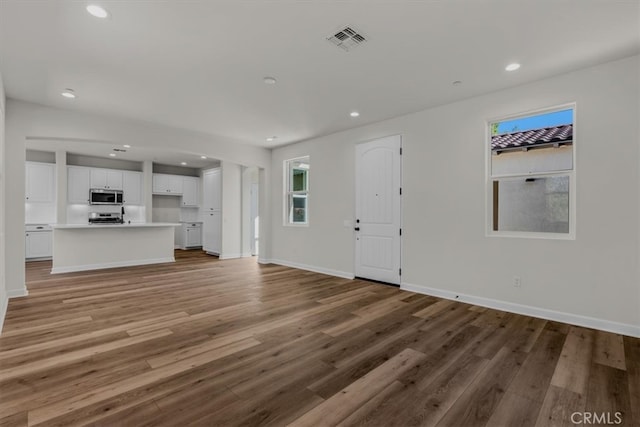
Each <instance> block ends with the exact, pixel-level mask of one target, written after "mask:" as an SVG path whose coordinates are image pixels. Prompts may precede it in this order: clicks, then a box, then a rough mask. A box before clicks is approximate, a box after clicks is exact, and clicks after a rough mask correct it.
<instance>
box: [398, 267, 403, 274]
mask: <svg viewBox="0 0 640 427" xmlns="http://www.w3.org/2000/svg"><path fill="white" fill-rule="evenodd" d="M398 276H402V269H401V268H399V269H398Z"/></svg>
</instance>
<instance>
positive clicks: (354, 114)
mask: <svg viewBox="0 0 640 427" xmlns="http://www.w3.org/2000/svg"><path fill="white" fill-rule="evenodd" d="M349 115H350V116H351V117H358V116H359V115H360V113H358V112H357V111H352V112H351V113H349Z"/></svg>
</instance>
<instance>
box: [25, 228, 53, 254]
mask: <svg viewBox="0 0 640 427" xmlns="http://www.w3.org/2000/svg"><path fill="white" fill-rule="evenodd" d="M52 237H53V235H52V231H51V228H49V227H48V226H45V225H30V226H27V231H26V232H25V245H24V249H25V258H27V259H31V258H50V257H51V256H52V255H53V238H52Z"/></svg>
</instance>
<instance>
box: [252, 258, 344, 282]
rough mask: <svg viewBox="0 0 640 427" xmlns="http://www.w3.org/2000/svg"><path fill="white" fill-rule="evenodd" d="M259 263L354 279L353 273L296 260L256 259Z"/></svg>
mask: <svg viewBox="0 0 640 427" xmlns="http://www.w3.org/2000/svg"><path fill="white" fill-rule="evenodd" d="M258 263H260V264H278V265H284V266H285V267H291V268H297V269H299V270H306V271H313V272H314V273H320V274H327V275H329V276H335V277H341V278H343V279H354V278H355V276H354V274H353V273H351V272H348V271H340V270H332V269H330V268H324V267H316V266H314V265H307V264H300V263H297V262H291V261H284V260H281V259H269V260H266V259H258Z"/></svg>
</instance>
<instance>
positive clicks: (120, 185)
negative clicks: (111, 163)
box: [67, 166, 144, 205]
mask: <svg viewBox="0 0 640 427" xmlns="http://www.w3.org/2000/svg"><path fill="white" fill-rule="evenodd" d="M91 188H104V189H108V190H122V193H123V199H124V204H126V205H143V204H144V197H143V191H142V172H134V171H121V170H114V169H101V168H89V167H84V166H67V201H68V202H69V203H72V204H87V203H89V190H90V189H91Z"/></svg>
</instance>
